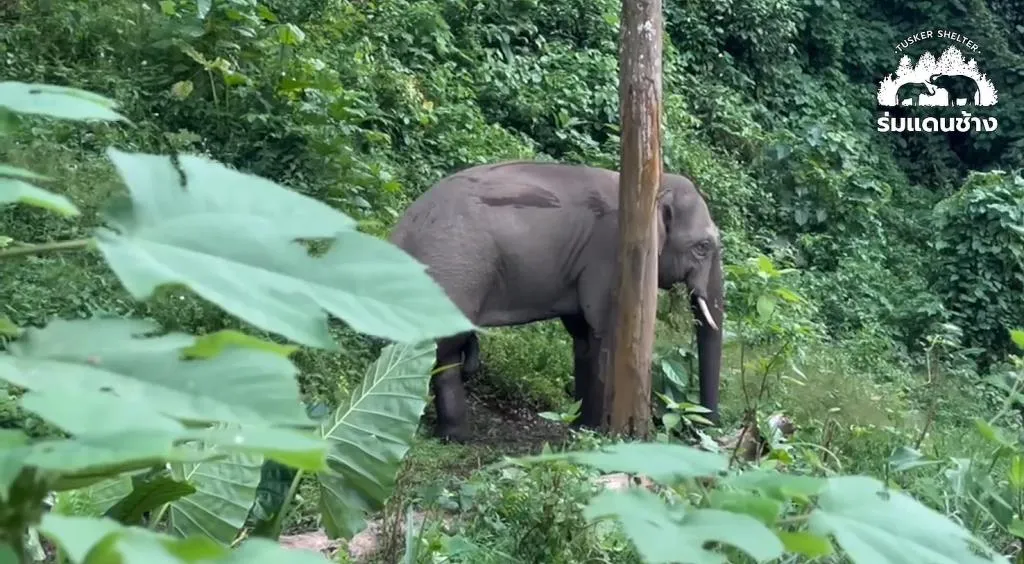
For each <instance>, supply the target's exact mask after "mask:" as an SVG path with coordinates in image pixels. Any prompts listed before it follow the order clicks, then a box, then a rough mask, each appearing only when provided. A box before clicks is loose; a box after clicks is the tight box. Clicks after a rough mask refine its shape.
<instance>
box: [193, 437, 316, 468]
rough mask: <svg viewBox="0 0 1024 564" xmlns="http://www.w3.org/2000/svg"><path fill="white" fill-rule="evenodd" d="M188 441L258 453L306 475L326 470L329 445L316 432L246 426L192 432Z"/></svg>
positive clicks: (233, 450) (234, 450)
mask: <svg viewBox="0 0 1024 564" xmlns="http://www.w3.org/2000/svg"><path fill="white" fill-rule="evenodd" d="M186 438H188V439H192V440H198V441H202V442H205V443H209V444H211V445H218V446H220V447H222V448H224V449H227V450H230V451H232V452H242V453H258V454H262V455H263V456H265V457H267V458H269V459H272V460H276V461H278V462H280V463H282V464H287V465H288V466H291V467H293V468H298V469H300V470H304V471H306V472H319V471H321V470H325V469H326V468H327V450H328V448H329V446H330V445H329V444H328V442H327V441H325V440H323V439H322V438H320V437H318V436H314V432H313V431H300V430H297V429H287V428H283V427H253V426H245V427H241V428H236V429H205V430H199V431H195V430H193V431H190V432H189V433H188V435H187V437H186Z"/></svg>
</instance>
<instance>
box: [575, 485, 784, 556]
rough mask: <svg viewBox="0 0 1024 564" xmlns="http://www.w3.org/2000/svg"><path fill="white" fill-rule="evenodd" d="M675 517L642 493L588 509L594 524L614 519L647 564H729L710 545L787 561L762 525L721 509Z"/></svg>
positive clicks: (610, 497) (602, 497)
mask: <svg viewBox="0 0 1024 564" xmlns="http://www.w3.org/2000/svg"><path fill="white" fill-rule="evenodd" d="M679 513H681V511H673V510H672V509H671V508H670V507H669V506H668V505H667V504H666V503H665V502H664V501H663V500H662V499H661V498H660V497H658V496H657V495H656V494H654V493H652V492H650V491H648V490H646V489H643V488H629V489H627V490H625V491H621V492H613V491H609V490H605V491H603V492H601V493H599V494H597V495H596V496H595V497H594V498H593V499H591V500H590V503H589V504H588V505H587V506H586V508H584V510H583V514H584V516H585V517H586V518H587V520H589V521H596V520H598V519H602V518H608V517H611V518H614V519H616V520H618V522H619V523H620V524H621V525H622V527H623V530H624V531H625V533H626V536H628V537H629V539H630V540H631V541H633V546H635V547H636V549H637V551H638V552H639V553H640V554H641V556H642V557H643V559H644V561H645V562H647V563H650V564H661V563H665V564H668V563H674V562H679V561H680V557H683V556H685V558H686V560H685V561H686V562H687V563H690V564H726V563H727V562H728V560H727V559H726V557H725V555H723V554H721V553H718V552H713V551H710V550H707V549H705V548H704V547H705V545H706V544H707V543H709V542H718V543H722V544H727V545H732V546H734V547H736V548H738V549H739V550H741V551H743V552H744V553H746V554H747V555H748V556H750V557H751V558H753V559H754V560H755V561H756V562H767V561H769V560H772V559H775V558H778V557H780V556H782V555H783V545H782V541H780V540H779V539H778V537H776V536H775V534H773V533H772V531H771V530H769V529H768V528H767V527H765V526H764V525H763V524H761V523H760V522H759V521H758V520H756V519H754V518H753V517H749V516H747V515H740V514H735V513H729V512H728V511H720V510H717V509H697V510H688V511H687V512H686V513H685V514H683V515H682V516H680V515H679Z"/></svg>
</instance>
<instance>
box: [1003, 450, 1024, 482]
mask: <svg viewBox="0 0 1024 564" xmlns="http://www.w3.org/2000/svg"><path fill="white" fill-rule="evenodd" d="M1007 477H1008V478H1009V479H1010V485H1011V486H1013V488H1014V489H1017V490H1020V489H1022V488H1024V457H1022V456H1021V455H1019V454H1017V455H1014V457H1013V459H1011V460H1010V472H1009V475H1008V476H1007Z"/></svg>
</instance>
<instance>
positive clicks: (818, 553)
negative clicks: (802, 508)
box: [775, 531, 835, 558]
mask: <svg viewBox="0 0 1024 564" xmlns="http://www.w3.org/2000/svg"><path fill="white" fill-rule="evenodd" d="M775 534H776V535H778V536H779V539H780V540H781V541H782V544H783V546H785V547H786V552H791V553H794V554H802V555H804V556H807V557H809V558H820V557H822V556H829V555H831V554H834V553H835V548H834V547H833V546H832V541H830V540H828V538H826V537H819V536H817V535H813V534H811V533H808V532H807V531H796V532H790V531H775Z"/></svg>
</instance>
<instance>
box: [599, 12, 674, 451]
mask: <svg viewBox="0 0 1024 564" xmlns="http://www.w3.org/2000/svg"><path fill="white" fill-rule="evenodd" d="M661 12H662V9H661V0H623V2H622V18H621V24H620V25H621V30H620V36H619V37H620V39H619V114H620V116H621V117H620V124H621V128H620V136H621V149H620V150H621V161H620V180H619V182H620V188H619V243H618V268H617V278H618V279H617V281H616V285H615V287H616V293H615V300H614V301H615V304H614V306H613V307H612V308H611V309H612V313H611V318H610V321H611V323H610V325H608V327H609V328H610V329H611V335H610V337H611V339H610V340H611V342H610V343H609V349H610V352H611V355H610V356H609V355H608V353H607V350H606V351H605V352H604V354H602V355H601V360H602V362H601V368H600V370H601V378H600V379H601V382H602V383H603V385H604V389H605V402H604V405H605V406H606V410H607V409H608V407H609V406H610V412H607V413H606V414H605V417H604V418H603V422H604V427H605V429H606V430H607V431H610V432H612V433H617V434H624V435H628V436H632V437H637V438H647V437H649V435H650V419H651V405H650V396H651V355H652V352H653V348H654V321H655V315H656V311H657V302H658V285H657V278H658V263H657V260H658V259H657V245H656V241H657V225H658V224H657V220H656V216H655V214H656V213H657V208H656V198H657V194H658V190H659V188H660V186H661V174H662V164H661V42H662V40H661V36H662V13H661Z"/></svg>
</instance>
